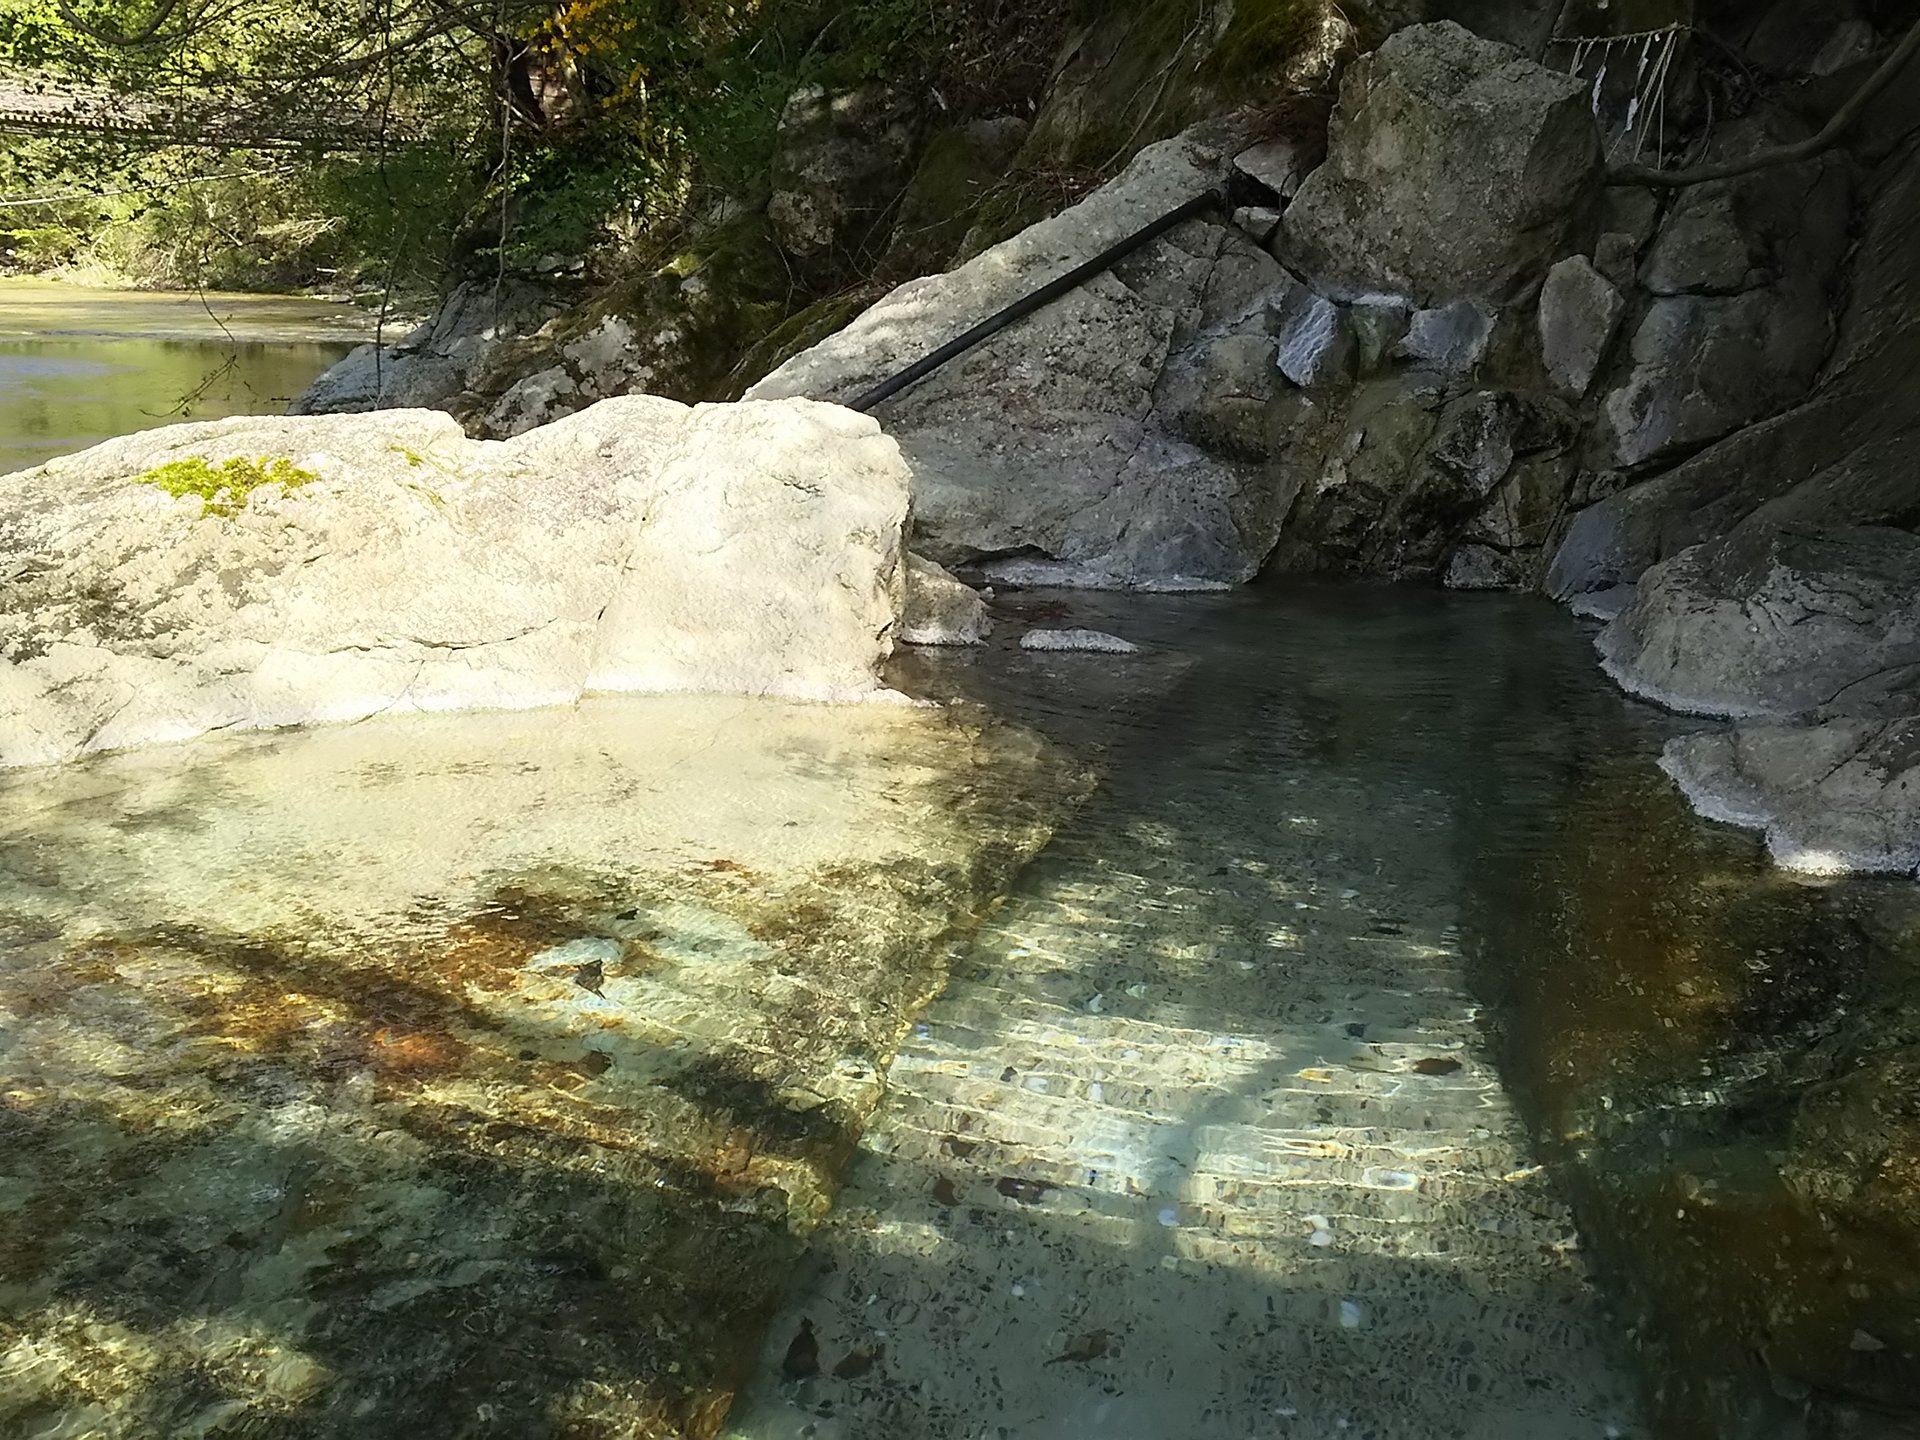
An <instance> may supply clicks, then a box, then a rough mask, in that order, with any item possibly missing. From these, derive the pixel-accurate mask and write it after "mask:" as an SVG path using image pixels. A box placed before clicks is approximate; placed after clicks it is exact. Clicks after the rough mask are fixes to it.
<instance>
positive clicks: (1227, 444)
mask: <svg viewBox="0 0 1920 1440" xmlns="http://www.w3.org/2000/svg"><path fill="white" fill-rule="evenodd" d="M1225 163H1226V157H1225V155H1224V154H1223V153H1222V152H1221V151H1220V150H1219V149H1217V148H1215V147H1213V146H1210V145H1209V144H1208V143H1207V142H1206V141H1204V140H1203V139H1201V138H1199V137H1193V136H1189V137H1182V138H1179V139H1176V140H1171V141H1167V142H1164V143H1162V144H1159V145H1155V146H1151V147H1149V148H1148V149H1146V150H1144V151H1142V152H1141V154H1140V156H1139V157H1138V158H1137V159H1136V160H1135V161H1134V163H1133V164H1132V165H1131V166H1129V167H1128V169H1127V171H1126V172H1125V173H1124V174H1123V175H1122V176H1121V177H1120V178H1119V179H1117V180H1115V181H1113V182H1112V183H1111V184H1109V185H1107V186H1105V187H1104V188H1102V189H1101V190H1099V191H1097V192H1095V194H1093V195H1092V196H1090V197H1089V198H1088V199H1086V200H1084V201H1082V202H1081V203H1080V204H1079V205H1077V206H1075V207H1073V208H1072V209H1070V210H1068V211H1066V212H1065V213H1063V214H1061V215H1059V216H1057V217H1055V218H1054V219H1052V220H1048V221H1044V222H1042V223H1041V224H1038V225H1035V226H1032V227H1031V228H1029V229H1027V230H1025V231H1023V232H1022V233H1021V234H1019V235H1018V236H1016V237H1014V238H1013V239H1012V240H1009V241H1006V242H1004V243H1003V244H1001V245H998V246H996V247H994V248H993V249H992V250H989V251H987V252H986V253H984V254H982V255H980V256H978V257H976V258H975V259H973V260H971V261H969V262H968V263H967V264H965V265H962V266H961V267H960V268H959V269H957V270H953V271H950V272H948V273H947V274H944V275H936V276H931V277H928V278H926V279H921V280H915V281H911V282H909V283H908V284H906V285H903V286H901V287H900V288H899V289H897V290H895V291H894V292H893V293H891V294H890V295H888V296H887V297H886V298H885V299H883V300H881V301H880V303H879V304H877V305H875V306H874V307H873V308H872V309H870V310H868V311H867V312H866V313H865V314H863V315H861V316H860V317H859V318H858V319H857V320H855V321H854V322H853V323H852V324H851V325H849V326H848V327H847V328H846V329H845V330H843V331H841V332H840V333H839V334H837V335H835V336H833V337H831V338H830V339H828V340H826V341H824V342H822V343H821V344H820V345H817V346H815V347H814V348H813V349H812V350H809V351H807V352H805V353H804V354H801V355H799V356H796V357H795V358H794V359H793V360H791V361H789V362H788V363H787V364H785V365H783V366H782V367H780V369H778V370H776V371H775V372H774V373H773V374H772V375H770V376H768V377H767V378H766V379H765V380H764V381H762V382H761V383H760V384H758V385H756V386H755V387H754V388H753V389H752V390H751V391H749V392H748V393H749V395H750V396H753V397H762V398H777V397H781V396H788V395H810V396H813V397H815V398H818V399H839V400H845V399H849V398H851V397H853V396H855V395H857V394H859V393H860V392H862V391H864V390H865V389H867V388H868V387H870V386H872V385H874V384H877V383H878V382H879V381H881V380H883V379H885V378H887V377H888V376H890V375H891V374H893V373H894V372H895V371H897V370H899V369H901V368H903V367H904V366H905V365H906V364H908V363H909V362H911V361H912V360H914V359H917V358H919V357H920V356H921V355H923V354H926V353H927V352H929V351H931V350H933V349H935V348H936V347H938V346H939V345H941V344H944V343H945V342H946V341H948V340H950V339H952V338H954V337H955V336H957V335H959V334H960V333H961V332H963V331H965V330H967V329H968V328H970V327H971V326H973V325H974V324H976V323H977V322H979V321H980V320H983V319H985V318H986V317H987V316H989V315H991V314H993V313H994V312H996V311H997V310H999V309H1001V308H1002V307H1004V306H1006V305H1008V304H1010V303H1012V302H1013V301H1015V300H1017V299H1020V298H1022V297H1023V296H1025V295H1027V294H1029V293H1031V292H1032V291H1034V290H1036V289H1038V288H1039V287H1040V286H1042V285H1044V284H1046V283H1047V282H1048V281H1049V280H1051V279H1053V278H1055V277H1056V276H1058V275H1061V274H1064V273H1065V272H1066V271H1068V270H1070V269H1072V268H1074V267H1075V266H1076V265H1078V264H1080V263H1081V262H1082V261H1084V260H1086V259H1087V258H1089V257H1090V256H1092V255H1094V254H1096V253H1098V252H1099V251H1101V250H1103V249H1105V248H1107V247H1108V246H1110V245H1112V244H1113V243H1114V242H1116V241H1118V240H1120V239H1122V238H1123V237H1125V236H1126V235H1128V234H1130V233H1131V232H1132V231H1134V230H1137V229H1140V228H1141V227H1143V226H1145V225H1146V224H1148V223H1149V222H1151V221H1153V220H1156V219H1158V218H1159V217H1160V216H1161V215H1163V214H1165V213H1166V212H1167V211H1169V210H1172V209H1174V208H1175V207H1176V206H1178V205H1180V204H1181V203H1183V202H1184V201H1187V200H1190V199H1192V198H1194V197H1195V196H1196V195H1199V194H1202V193H1204V192H1205V191H1206V190H1208V189H1209V188H1210V187H1212V186H1213V185H1215V184H1216V183H1217V182H1218V180H1219V179H1220V177H1221V174H1222V173H1223V170H1224V166H1225ZM1287 283H1288V282H1287V278H1286V276H1285V274H1284V273H1283V272H1282V271H1281V269H1280V267H1279V265H1278V264H1277V263H1276V262H1275V261H1274V260H1273V258H1272V257H1271V256H1270V255H1267V254H1266V253H1264V252H1263V251H1261V250H1260V249H1259V248H1258V247H1257V246H1255V245H1254V244H1253V243H1252V242H1251V241H1250V240H1248V239H1247V238H1246V237H1245V236H1243V235H1242V234H1240V233H1239V232H1238V231H1236V230H1233V229H1231V228H1230V227H1228V226H1226V225H1223V224H1219V223H1210V222H1208V221H1206V220H1196V221H1193V222H1191V223H1189V224H1187V225H1185V226H1182V227H1180V228H1178V229H1176V230H1174V231H1173V232H1171V233H1170V234H1169V235H1167V236H1166V237H1165V238H1164V239H1162V240H1159V241H1156V242H1154V243H1152V244H1150V245H1149V246H1148V247H1147V248H1146V249H1144V250H1142V251H1140V252H1138V253H1136V254H1135V255H1134V256H1132V257H1130V258H1129V259H1127V260H1124V261H1122V262H1121V263H1120V264H1119V265H1118V266H1116V267H1115V268H1114V269H1113V270H1112V271H1110V272H1109V273H1107V274H1105V275H1102V276H1100V277H1098V278H1096V279H1094V280H1092V281H1089V282H1088V283H1087V284H1086V285H1084V286H1082V287H1081V288H1079V289H1078V290H1076V291H1074V292H1073V293H1071V294H1069V295H1067V296H1065V297H1063V298H1061V299H1060V300H1058V301H1057V302H1055V303H1054V304H1053V305H1051V306H1049V307H1047V308H1046V309H1045V310H1043V311H1041V312H1040V313H1038V314H1036V315H1034V316H1033V317H1031V318H1030V319H1028V320H1026V321H1023V322H1022V323H1021V324H1019V325H1018V326H1016V327H1014V328H1012V329H1010V330H1008V331H1005V332H1003V333H1002V334H1001V335H1000V336H997V337H995V338H994V339H991V340H989V341H987V342H986V343H985V344H983V345H981V346H980V347H979V348H978V349H976V350H974V351H972V352H970V353H969V354H967V355H966V356H964V357H962V358H961V359H958V360H955V361H953V362H952V363H950V364H948V365H947V366H946V367H944V368H943V369H941V370H939V371H937V372H935V373H934V374H933V375H931V376H930V377H928V378H927V379H926V380H924V381H922V382H921V383H920V384H919V385H917V386H915V387H913V388H912V389H910V390H908V391H906V392H904V393H902V394H901V395H900V396H898V397H897V398H895V399H893V400H890V401H888V402H886V403H885V404H884V405H883V406H882V407H881V410H880V412H879V413H880V416H881V419H882V421H883V423H884V425H885V427H886V429H887V433H888V434H890V435H892V436H893V437H894V438H895V439H896V440H898V441H899V443H900V447H901V450H902V453H904V454H905V456H906V457H907V461H908V464H909V465H910V466H911V467H912V470H913V474H914V501H913V512H914V535H915V544H916V547H917V548H919V549H921V550H923V551H924V552H925V553H926V554H927V555H928V556H929V557H931V558H932V559H934V560H937V561H938V562H940V563H941V564H943V565H959V566H971V567H974V568H976V569H978V570H981V571H984V572H985V573H986V574H988V575H989V576H993V577H998V578H1003V579H1015V580H1019V581H1023V582H1028V583H1065V584H1078V585H1088V586H1107V587H1140V588H1162V589H1172V588H1190V587H1195V586H1218V585H1225V584H1232V583H1237V582H1240V581H1244V580H1248V579H1251V578H1252V576H1253V575H1254V573H1255V572H1256V571H1257V570H1258V569H1259V567H1260V564H1261V562H1262V560H1263V559H1264V558H1265V556H1266V554H1267V552H1268V550H1269V549H1270V548H1271V547H1272V544H1273V540H1274V537H1275V534H1276V533H1277V529H1278V524H1279V518H1280V517H1279V513H1278V507H1277V505H1276V503H1275V497H1274V496H1273V494H1272V491H1271V489H1270V487H1268V486H1267V485H1266V483H1265V480H1264V476H1263V472H1262V468H1261V465H1260V458H1261V456H1262V455H1263V453H1264V449H1265V435H1264V429H1263V412H1264V406H1265V402H1266V396H1267V393H1268V389H1269V386H1270V384H1271V373H1272V353H1273V342H1272V339H1271V337H1270V335H1269V334H1268V320H1267V309H1266V306H1267V302H1268V300H1269V299H1270V298H1272V297H1274V296H1275V295H1277V294H1278V293H1279V292H1280V291H1281V290H1283V289H1284V288H1285V287H1286V285H1287Z"/></svg>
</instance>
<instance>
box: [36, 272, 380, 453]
mask: <svg viewBox="0 0 1920 1440" xmlns="http://www.w3.org/2000/svg"><path fill="white" fill-rule="evenodd" d="M369 329H370V325H369V322H368V320H367V317H366V316H365V314H364V313H363V312H361V311H359V310H357V309H355V308H353V307H352V306H349V305H337V304H329V303H328V302H326V301H320V300H304V299H299V298H293V297H287V296H271V295H227V294H220V293H207V294H203V295H174V294H164V295H162V294H153V293H149V292H144V291H125V290H104V289H93V288H90V287H85V286H78V285H62V284H58V283H53V282H49V281H43V280H14V279H0V474H5V473H6V472H7V471H9V470H22V469H25V468H26V467H27V466H29V465H38V464H39V463H40V462H41V461H42V460H46V459H49V458H50V457H52V456H55V455H65V454H67V453H69V452H71V451H74V450H80V449H84V448H85V447H86V446H88V445H91V444H93V443H94V442H95V441H98V440H104V439H106V438H107V437H108V436H111V435H125V434H127V433H129V432H131V431H134V430H147V429H151V428H152V427H153V426H155V425H167V424H172V423H173V422H175V421H179V420H216V419H219V418H220V417H221V416H224V415H273V414H279V413H280V412H282V411H284V410H285V409H286V407H287V402H288V401H289V400H291V399H292V398H293V397H294V396H295V395H297V394H299V392H300V391H302V390H304V389H305V388H306V386H307V384H308V383H309V382H310V381H311V380H312V379H313V378H314V377H315V376H316V375H318V374H319V373H320V372H321V371H322V370H324V369H326V368H327V366H329V365H331V364H333V362H334V361H336V360H338V359H340V358H341V357H342V356H343V355H345V354H346V353H347V351H348V350H350V349H351V348H352V347H353V346H355V345H357V344H359V343H360V341H361V340H362V339H364V338H366V336H367V333H368V331H369Z"/></svg>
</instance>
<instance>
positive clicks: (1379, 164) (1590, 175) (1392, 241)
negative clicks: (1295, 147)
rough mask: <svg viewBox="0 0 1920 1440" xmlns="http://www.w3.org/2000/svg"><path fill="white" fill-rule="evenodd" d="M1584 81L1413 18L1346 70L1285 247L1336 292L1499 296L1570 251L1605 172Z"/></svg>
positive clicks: (1300, 267) (1303, 270)
mask: <svg viewBox="0 0 1920 1440" xmlns="http://www.w3.org/2000/svg"><path fill="white" fill-rule="evenodd" d="M1599 161H1600V146H1599V138H1598V134H1597V132H1596V129H1595V126H1594V122H1593V117H1592V115H1591V113H1590V112H1589V110H1588V105H1587V98H1586V93H1585V88H1584V86H1583V85H1582V84H1581V82H1580V81H1579V80H1577V79H1575V78H1573V77H1570V76H1567V75H1563V74H1559V73H1557V72H1555V71H1551V70H1548V69H1546V68H1545V67H1543V66H1540V65H1536V64H1534V63H1533V62H1532V61H1531V60H1528V59H1526V58H1525V57H1524V56H1522V55H1521V54H1520V53H1519V52H1518V51H1515V50H1512V49H1510V48H1508V47H1507V46H1504V45H1499V44H1495V43H1494V42H1492V41H1488V40H1482V39H1480V38H1478V37H1477V36H1474V35H1472V34H1469V33H1468V32H1467V31H1465V30H1463V29H1461V28H1460V27H1459V26H1458V25H1454V24H1452V23H1441V24H1437V25H1419V26H1414V27H1412V28H1410V29H1406V30H1402V31H1400V32H1399V33H1397V34H1395V35H1393V36H1392V37H1391V38H1390V39H1388V40H1387V42H1386V43H1385V44H1384V45H1382V46H1381V47H1380V48H1379V49H1378V50H1377V51H1375V52H1374V53H1373V54H1372V55H1369V56H1365V57H1362V58H1361V59H1360V60H1358V61H1356V62H1355V63H1354V64H1353V65H1352V66H1351V67H1350V68H1349V70H1348V71H1347V74H1346V77H1345V79H1344V80H1343V81H1342V82H1341V87H1340V101H1339V105H1338V107H1337V109H1336V111H1335V114H1334V125H1333V130H1332V134H1331V137H1330V141H1329V146H1328V152H1327V160H1326V163H1325V164H1324V165H1322V166H1321V167H1320V168H1319V169H1318V170H1316V171H1314V173H1313V174H1312V175H1311V176H1309V177H1308V179H1307V181H1306V183H1305V184H1304V185H1302V186H1301V187H1300V193H1299V194H1298V196H1296V197H1295V199H1294V202H1293V205H1292V207H1291V208H1290V209H1289V210H1288V212H1287V216H1286V221H1285V224H1284V227H1283V230H1282V235H1281V244H1282V246H1283V258H1284V259H1286V260H1287V262H1288V263H1289V265H1290V266H1292V267H1293V268H1294V269H1295V270H1297V271H1298V272H1299V273H1300V274H1302V275H1305V276H1307V277H1308V278H1309V279H1311V280H1312V281H1313V282H1314V284H1315V285H1316V287H1317V288H1319V289H1321V290H1322V291H1323V292H1325V293H1327V294H1332V295H1337V296H1341V297H1343V298H1355V297H1359V296H1362V295H1366V294H1370V293H1375V292H1380V291H1386V292H1390V293H1393V294H1399V295H1408V296H1411V297H1413V298H1414V299H1416V300H1418V301H1420V302H1421V303H1422V304H1433V303H1442V302H1446V301H1449V300H1455V299H1462V298H1492V299H1496V300H1497V299H1504V298H1506V297H1508V296H1510V295H1511V294H1512V293H1514V292H1515V291H1516V290H1517V289H1519V288H1520V287H1522V286H1524V285H1525V284H1526V282H1527V281H1528V280H1529V279H1530V278H1532V277H1534V276H1536V275H1538V274H1539V273H1540V272H1542V271H1544V270H1545V269H1546V267H1547V265H1548V263H1549V262H1551V261H1552V260H1553V259H1554V258H1555V256H1556V255H1558V254H1560V253H1562V248H1563V247H1562V241H1563V239H1564V237H1565V236H1566V234H1567V233H1568V230H1569V227H1570V225H1571V223H1572V221H1573V218H1574V216H1575V213H1576V211H1578V210H1579V209H1580V208H1581V206H1582V205H1583V204H1584V203H1585V202H1586V201H1587V200H1588V199H1589V198H1590V196H1591V195H1592V193H1593V190H1594V186H1595V183H1596V180H1597V177H1598V170H1599Z"/></svg>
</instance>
